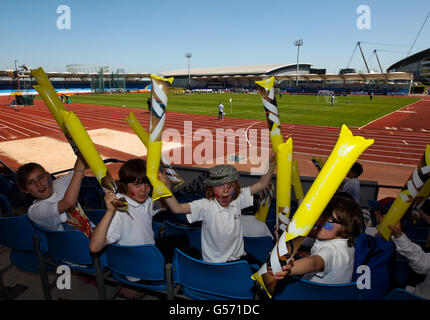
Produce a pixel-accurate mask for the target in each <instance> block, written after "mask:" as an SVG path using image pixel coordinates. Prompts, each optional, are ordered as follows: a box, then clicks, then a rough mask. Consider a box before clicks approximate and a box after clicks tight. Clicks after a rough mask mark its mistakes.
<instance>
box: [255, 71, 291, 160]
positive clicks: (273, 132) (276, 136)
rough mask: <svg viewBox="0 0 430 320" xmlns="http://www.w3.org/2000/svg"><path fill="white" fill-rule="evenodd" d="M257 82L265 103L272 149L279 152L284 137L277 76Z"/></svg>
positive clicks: (262, 100)
mask: <svg viewBox="0 0 430 320" xmlns="http://www.w3.org/2000/svg"><path fill="white" fill-rule="evenodd" d="M255 83H256V84H257V85H258V89H259V93H260V97H261V102H262V103H263V106H264V111H265V113H266V120H267V125H268V127H269V132H270V140H271V142H272V149H273V151H274V152H277V149H278V147H279V145H280V144H281V143H284V138H283V135H282V131H281V121H280V119H279V111H278V106H277V104H276V95H275V88H274V85H275V77H270V78H266V79H263V80H259V81H255Z"/></svg>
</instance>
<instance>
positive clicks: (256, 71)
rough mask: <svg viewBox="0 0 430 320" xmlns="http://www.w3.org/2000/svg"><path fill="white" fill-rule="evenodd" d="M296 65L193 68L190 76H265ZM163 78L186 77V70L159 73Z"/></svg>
mask: <svg viewBox="0 0 430 320" xmlns="http://www.w3.org/2000/svg"><path fill="white" fill-rule="evenodd" d="M299 65H303V66H309V67H310V66H313V64H310V63H299ZM295 66H296V64H295V63H294V64H267V65H261V66H235V67H218V68H195V69H190V75H192V76H208V77H209V76H231V75H267V74H271V73H275V72H277V71H281V70H283V69H285V68H288V67H295ZM161 75H162V76H164V77H175V76H188V69H180V70H172V71H167V72H161Z"/></svg>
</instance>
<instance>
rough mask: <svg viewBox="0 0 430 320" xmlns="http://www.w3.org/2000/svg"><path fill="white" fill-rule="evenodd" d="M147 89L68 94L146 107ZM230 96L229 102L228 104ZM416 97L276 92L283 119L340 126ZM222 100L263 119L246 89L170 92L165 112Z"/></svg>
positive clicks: (234, 113) (213, 107)
mask: <svg viewBox="0 0 430 320" xmlns="http://www.w3.org/2000/svg"><path fill="white" fill-rule="evenodd" d="M149 96H150V94H149V93H126V94H92V95H76V96H71V97H70V98H71V101H72V102H73V103H83V104H95V105H104V106H115V107H122V106H126V107H127V108H138V109H147V105H146V101H147V99H148V97H149ZM230 98H231V99H232V104H231V105H230V102H229V101H230ZM418 100H419V98H409V97H386V96H374V97H373V100H370V99H369V96H345V97H344V96H336V98H335V103H334V106H331V105H330V102H326V101H325V99H324V98H323V97H320V98H319V101H318V98H317V96H308V95H282V98H280V97H279V95H278V96H277V97H276V101H277V105H278V109H279V116H280V119H281V122H283V123H294V124H309V125H321V126H330V127H340V126H341V125H342V124H346V125H348V126H349V127H361V126H363V125H365V124H366V123H369V122H370V121H372V120H375V119H377V118H379V117H382V116H384V115H386V114H388V113H390V112H393V111H395V110H397V109H400V108H402V107H404V106H406V105H409V104H411V103H413V102H416V101H418ZM220 102H222V103H223V105H224V107H225V108H224V112H225V116H226V117H233V118H244V119H255V120H263V121H264V120H266V117H265V113H264V108H263V104H262V102H261V98H260V95H258V94H245V93H202V94H198V93H193V94H192V95H176V94H175V93H170V94H169V101H168V106H167V112H169V111H173V112H181V113H190V114H202V115H212V116H217V115H218V104H219V103H220Z"/></svg>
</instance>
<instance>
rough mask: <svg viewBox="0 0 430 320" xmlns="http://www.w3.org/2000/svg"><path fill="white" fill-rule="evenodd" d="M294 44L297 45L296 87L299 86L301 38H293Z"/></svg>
mask: <svg viewBox="0 0 430 320" xmlns="http://www.w3.org/2000/svg"><path fill="white" fill-rule="evenodd" d="M294 45H295V46H296V47H297V71H296V73H297V75H296V87H298V86H299V51H300V46H302V45H303V39H297V40H294Z"/></svg>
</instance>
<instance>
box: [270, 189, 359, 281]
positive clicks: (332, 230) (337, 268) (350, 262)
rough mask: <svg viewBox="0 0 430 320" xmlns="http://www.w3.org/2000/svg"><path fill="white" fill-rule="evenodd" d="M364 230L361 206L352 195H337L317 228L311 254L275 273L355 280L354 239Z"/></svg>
mask: <svg viewBox="0 0 430 320" xmlns="http://www.w3.org/2000/svg"><path fill="white" fill-rule="evenodd" d="M360 232H361V210H360V207H359V205H358V204H357V203H356V202H355V201H354V200H352V199H348V198H346V197H342V196H337V195H336V196H334V197H333V198H332V199H331V201H330V202H329V204H328V205H327V207H326V208H325V209H324V212H323V214H322V215H321V218H320V219H319V220H318V222H317V224H316V228H315V233H316V241H315V243H314V245H313V246H312V248H311V252H310V256H309V257H306V258H301V259H298V260H296V261H294V259H292V262H291V263H289V264H288V265H285V266H283V270H284V271H282V272H277V273H276V274H275V277H276V279H278V280H281V279H283V278H285V276H288V275H303V279H306V280H309V281H312V282H318V283H325V284H341V283H348V282H350V281H351V278H352V274H353V271H354V270H353V269H354V254H355V250H354V246H353V239H354V238H355V237H357V236H358V235H359V234H360Z"/></svg>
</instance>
